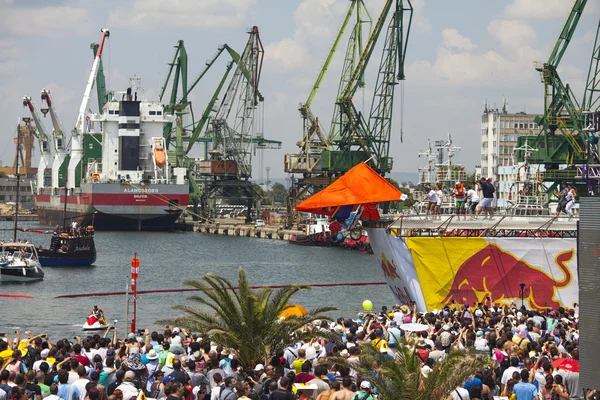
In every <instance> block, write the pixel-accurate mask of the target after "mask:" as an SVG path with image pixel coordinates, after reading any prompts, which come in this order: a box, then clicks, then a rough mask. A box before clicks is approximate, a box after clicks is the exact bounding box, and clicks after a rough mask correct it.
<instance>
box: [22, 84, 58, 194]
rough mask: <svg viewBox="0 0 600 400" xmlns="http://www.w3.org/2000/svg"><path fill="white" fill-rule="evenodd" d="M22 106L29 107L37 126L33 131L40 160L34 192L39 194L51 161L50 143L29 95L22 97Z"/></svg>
mask: <svg viewBox="0 0 600 400" xmlns="http://www.w3.org/2000/svg"><path fill="white" fill-rule="evenodd" d="M23 107H27V108H29V112H30V113H31V116H32V118H33V122H34V123H35V127H36V128H37V132H36V131H35V130H34V131H33V133H34V135H35V136H36V138H37V140H38V143H39V146H40V162H39V164H38V170H37V181H36V192H37V194H40V193H41V192H42V189H43V188H44V183H45V177H46V168H48V167H49V166H50V163H51V162H52V152H51V150H50V144H49V143H48V135H46V129H45V128H44V125H43V124H42V122H41V120H40V117H39V114H38V113H37V110H36V109H35V107H34V106H33V102H32V101H31V97H28V96H25V97H23ZM44 110H46V109H42V112H43V113H44V115H46V113H45V112H44ZM46 112H47V110H46Z"/></svg>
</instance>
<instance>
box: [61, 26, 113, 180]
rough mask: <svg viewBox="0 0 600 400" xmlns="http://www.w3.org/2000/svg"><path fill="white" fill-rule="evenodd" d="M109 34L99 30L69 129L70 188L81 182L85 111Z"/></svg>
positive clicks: (107, 31) (104, 30) (68, 178)
mask: <svg viewBox="0 0 600 400" xmlns="http://www.w3.org/2000/svg"><path fill="white" fill-rule="evenodd" d="M109 36H110V32H109V30H108V29H102V30H101V35H100V42H99V44H98V51H97V52H96V57H95V58H94V63H93V64H92V70H91V71H90V75H89V78H88V82H87V85H86V87H85V91H84V93H83V98H82V99H81V105H80V106H79V113H78V114H77V121H76V122H75V127H74V128H73V130H72V131H71V158H70V160H69V168H68V172H67V187H68V188H69V189H71V190H73V189H74V188H76V187H78V186H79V185H80V183H81V159H82V155H83V143H82V135H83V134H84V133H85V132H86V113H87V110H88V105H89V103H90V98H91V95H92V89H93V88H94V84H95V83H96V77H97V74H98V69H99V66H100V58H101V57H102V50H103V48H104V42H105V40H106V39H107V38H108V37H109Z"/></svg>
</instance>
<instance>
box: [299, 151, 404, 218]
mask: <svg viewBox="0 0 600 400" xmlns="http://www.w3.org/2000/svg"><path fill="white" fill-rule="evenodd" d="M400 196H402V192H400V191H399V190H398V189H396V188H395V187H394V186H393V185H392V184H391V183H389V182H388V181H387V180H385V178H383V177H382V176H381V175H379V174H378V173H377V172H375V171H374V170H373V169H371V167H369V166H368V165H367V164H366V163H364V162H362V163H360V164H358V165H356V166H354V167H352V168H351V169H350V170H349V171H348V172H346V173H345V174H344V175H342V176H341V177H340V178H339V179H338V180H337V181H335V182H333V183H332V184H331V185H329V186H327V187H326V188H325V189H323V190H321V191H320V192H318V193H316V194H314V195H312V196H311V197H309V198H308V199H306V200H304V201H303V202H302V203H300V204H298V205H297V206H296V210H298V211H303V212H309V213H314V214H325V215H330V214H331V212H332V211H333V209H334V208H335V207H339V206H347V205H357V204H367V203H380V202H386V201H398V200H400Z"/></svg>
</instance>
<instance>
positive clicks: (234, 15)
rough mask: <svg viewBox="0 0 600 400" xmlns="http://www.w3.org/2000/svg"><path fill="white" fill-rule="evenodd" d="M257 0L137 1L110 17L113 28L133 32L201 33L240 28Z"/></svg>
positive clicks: (134, 0) (116, 11)
mask: <svg viewBox="0 0 600 400" xmlns="http://www.w3.org/2000/svg"><path fill="white" fill-rule="evenodd" d="M255 3H256V0H172V1H164V0H133V1H132V2H130V3H126V5H125V6H124V7H122V8H120V9H117V10H115V11H114V12H113V13H111V15H110V17H109V23H110V25H111V26H118V27H122V28H127V29H132V30H142V31H147V30H155V29H156V28H157V27H161V28H167V27H177V28H187V29H197V30H209V29H226V28H232V27H238V26H240V25H241V24H242V23H243V22H244V21H245V20H246V17H247V16H248V13H249V12H250V11H251V8H252V6H254V4H255Z"/></svg>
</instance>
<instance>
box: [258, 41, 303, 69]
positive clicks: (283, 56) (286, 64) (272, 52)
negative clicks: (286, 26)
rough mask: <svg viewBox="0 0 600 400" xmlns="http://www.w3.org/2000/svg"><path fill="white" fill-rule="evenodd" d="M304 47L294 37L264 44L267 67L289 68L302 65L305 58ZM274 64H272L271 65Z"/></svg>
mask: <svg viewBox="0 0 600 400" xmlns="http://www.w3.org/2000/svg"><path fill="white" fill-rule="evenodd" d="M307 53H308V52H307V49H306V47H305V46H304V45H303V44H302V43H301V42H300V41H298V40H296V39H294V38H289V37H288V38H283V39H282V40H280V41H278V42H273V43H270V44H268V45H267V46H265V62H266V63H267V64H268V65H269V68H273V67H275V68H277V67H278V68H280V69H282V70H285V71H287V70H291V69H294V68H298V67H300V66H302V65H303V64H304V62H305V60H306V58H307ZM273 64H274V65H273Z"/></svg>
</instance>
